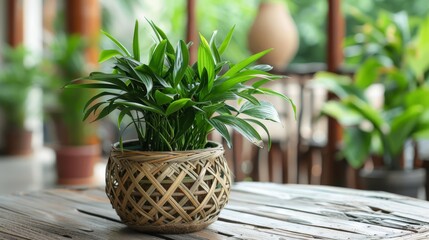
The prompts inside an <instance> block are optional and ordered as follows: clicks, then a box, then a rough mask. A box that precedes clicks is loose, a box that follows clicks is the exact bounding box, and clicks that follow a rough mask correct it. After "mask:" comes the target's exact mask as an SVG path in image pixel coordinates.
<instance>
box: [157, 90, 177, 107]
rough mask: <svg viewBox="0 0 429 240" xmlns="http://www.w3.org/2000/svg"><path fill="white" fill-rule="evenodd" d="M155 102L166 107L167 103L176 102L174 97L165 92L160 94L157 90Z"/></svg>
mask: <svg viewBox="0 0 429 240" xmlns="http://www.w3.org/2000/svg"><path fill="white" fill-rule="evenodd" d="M155 100H156V103H157V104H158V105H164V104H167V103H171V102H172V101H173V100H174V98H173V97H172V96H169V95H168V94H165V93H163V92H160V91H159V90H156V91H155Z"/></svg>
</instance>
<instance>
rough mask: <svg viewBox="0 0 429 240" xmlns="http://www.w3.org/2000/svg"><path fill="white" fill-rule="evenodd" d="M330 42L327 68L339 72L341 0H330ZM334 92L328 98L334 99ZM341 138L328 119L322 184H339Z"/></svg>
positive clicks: (332, 121)
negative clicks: (338, 151)
mask: <svg viewBox="0 0 429 240" xmlns="http://www.w3.org/2000/svg"><path fill="white" fill-rule="evenodd" d="M327 33H328V42H327V70H328V71H329V72H334V73H338V71H339V68H340V66H341V64H342V62H343V37H344V18H343V16H342V15H341V0H328V28H327ZM333 97H334V96H333V95H332V94H329V95H328V99H332V98H333ZM340 138H341V129H340V126H339V125H338V123H337V122H336V121H335V120H334V119H332V118H329V119H328V146H327V154H326V159H324V162H323V163H322V169H323V173H322V179H321V182H322V184H328V185H338V180H339V179H338V177H337V178H335V176H338V174H339V173H341V172H342V171H343V169H342V168H341V166H340V165H341V164H340V163H339V162H337V161H336V159H335V157H336V156H335V153H336V151H337V144H338V140H339V139H340Z"/></svg>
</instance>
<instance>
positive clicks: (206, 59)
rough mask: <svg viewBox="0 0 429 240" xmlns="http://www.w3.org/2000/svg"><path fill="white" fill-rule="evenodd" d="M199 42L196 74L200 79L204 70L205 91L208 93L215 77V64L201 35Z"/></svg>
mask: <svg viewBox="0 0 429 240" xmlns="http://www.w3.org/2000/svg"><path fill="white" fill-rule="evenodd" d="M200 40H201V42H200V46H199V47H198V74H199V76H200V78H201V77H202V75H203V71H204V69H205V70H206V71H207V77H208V78H207V80H208V82H207V89H208V91H210V90H211V88H212V87H213V80H214V77H215V72H214V70H215V63H214V60H213V57H212V54H211V50H210V46H209V44H208V43H207V40H206V39H205V38H204V36H203V35H201V34H200Z"/></svg>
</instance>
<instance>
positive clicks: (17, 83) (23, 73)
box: [0, 46, 43, 128]
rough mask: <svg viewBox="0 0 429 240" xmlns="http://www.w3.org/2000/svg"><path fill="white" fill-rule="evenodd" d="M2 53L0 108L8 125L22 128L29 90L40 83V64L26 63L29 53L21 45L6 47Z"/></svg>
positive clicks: (41, 78)
mask: <svg viewBox="0 0 429 240" xmlns="http://www.w3.org/2000/svg"><path fill="white" fill-rule="evenodd" d="M2 54H3V56H4V60H5V64H4V66H2V68H1V69H0V108H1V109H2V110H3V111H4V113H5V114H4V116H5V117H6V122H7V124H8V125H9V126H13V127H19V128H23V127H24V122H25V119H26V117H27V114H28V112H29V111H28V109H27V108H28V95H29V93H30V90H31V89H32V88H33V87H35V86H37V85H41V84H42V80H43V77H42V74H41V72H40V69H39V67H40V66H39V65H38V64H32V65H31V64H28V60H29V59H28V58H29V57H31V53H30V52H29V51H28V50H27V49H25V48H24V47H22V46H18V47H15V48H12V47H7V48H5V49H4V51H2ZM26 60H27V61H26Z"/></svg>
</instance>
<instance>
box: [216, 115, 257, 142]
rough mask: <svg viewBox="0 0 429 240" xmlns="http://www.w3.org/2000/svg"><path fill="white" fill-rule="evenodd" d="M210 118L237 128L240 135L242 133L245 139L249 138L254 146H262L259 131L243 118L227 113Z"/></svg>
mask: <svg viewBox="0 0 429 240" xmlns="http://www.w3.org/2000/svg"><path fill="white" fill-rule="evenodd" d="M211 119H212V120H213V119H216V120H218V121H220V122H222V123H223V124H225V125H228V126H231V127H232V128H233V129H235V130H237V131H238V132H239V133H240V134H241V135H243V136H244V137H245V138H246V139H247V140H249V141H250V142H251V143H253V144H255V145H256V146H258V147H261V148H262V147H263V146H264V143H263V141H262V138H261V136H260V135H259V133H258V132H257V131H256V130H255V128H253V127H252V126H251V125H250V124H249V123H247V122H246V121H245V120H243V119H240V118H237V117H234V116H228V115H220V116H216V117H213V118H211Z"/></svg>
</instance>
